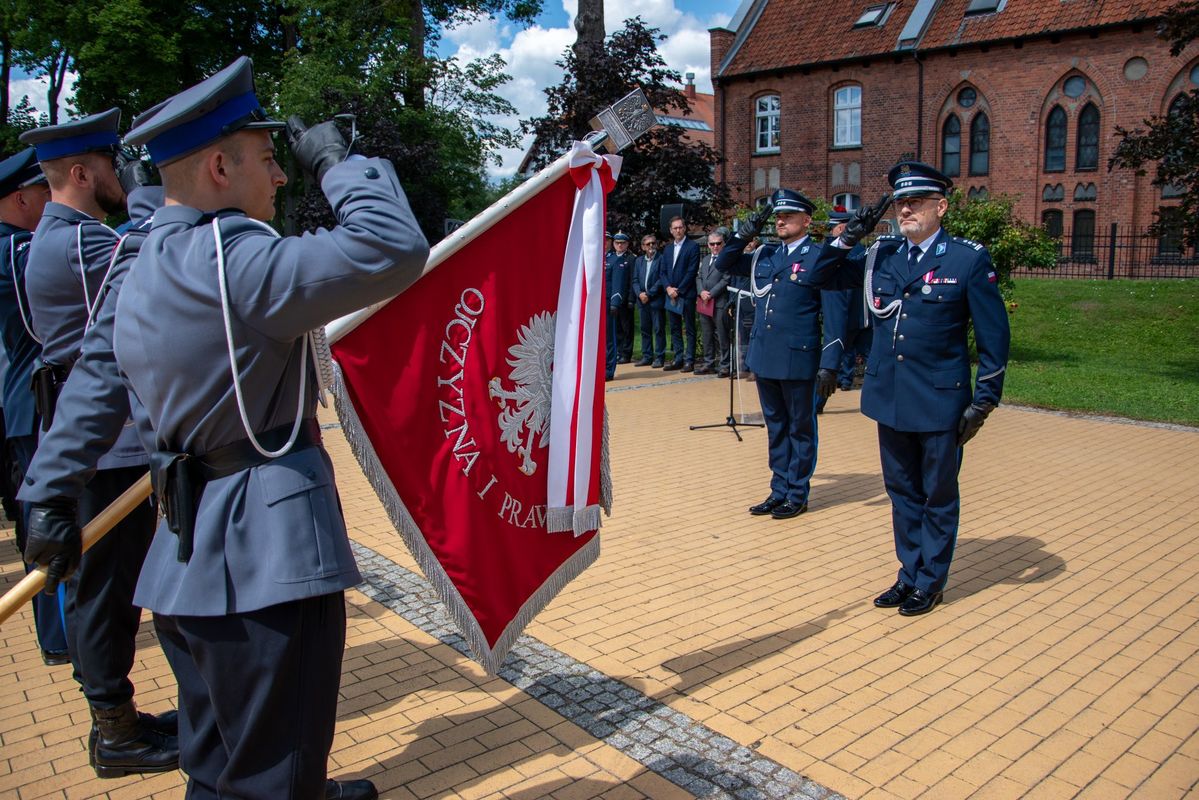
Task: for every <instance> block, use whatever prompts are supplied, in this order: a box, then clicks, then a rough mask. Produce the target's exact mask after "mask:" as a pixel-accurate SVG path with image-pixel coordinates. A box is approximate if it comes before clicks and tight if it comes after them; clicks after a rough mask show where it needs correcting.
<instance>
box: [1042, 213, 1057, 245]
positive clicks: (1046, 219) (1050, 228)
mask: <svg viewBox="0 0 1199 800" xmlns="http://www.w3.org/2000/svg"><path fill="white" fill-rule="evenodd" d="M1041 227H1042V228H1044V229H1045V233H1047V234H1049V235H1050V236H1052V237H1053V238H1054V239H1060V238H1062V212H1060V211H1058V210H1057V209H1056V208H1051V209H1049V210H1047V211H1042V212H1041Z"/></svg>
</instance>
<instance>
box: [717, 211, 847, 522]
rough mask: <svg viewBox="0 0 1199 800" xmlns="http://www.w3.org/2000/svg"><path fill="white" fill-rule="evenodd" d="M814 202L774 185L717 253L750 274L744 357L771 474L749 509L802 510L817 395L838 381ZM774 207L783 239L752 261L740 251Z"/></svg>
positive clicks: (788, 513)
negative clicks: (824, 330) (750, 313)
mask: <svg viewBox="0 0 1199 800" xmlns="http://www.w3.org/2000/svg"><path fill="white" fill-rule="evenodd" d="M814 208H815V206H814V205H813V203H812V201H811V200H809V199H808V198H806V197H804V196H803V195H802V194H800V193H799V192H794V191H791V190H790V189H779V190H778V191H776V192H775V193H774V194H773V195H772V196H771V198H770V202H769V203H768V204H767V205H765V206H763V207H762V208H761V209H760V210H758V211H756V212H754V213H753V214H752V215H751V216H750V217H749V219H747V220H746V221H745V222H743V223H742V224H741V225H740V226H739V227H738V230H737V234H736V235H735V236H733V238H731V239H729V241H728V242H727V243H726V244H725V246H724V248H723V249H722V250H721V251H720V255H719V256H717V258H716V268H717V269H718V270H720V271H722V272H729V273H734V274H741V275H748V276H749V277H750V289H751V291H752V293H753V295H754V298H755V303H756V306H757V308H756V312H755V317H754V327H753V330H752V332H751V334H750V343H749V353H748V355H747V356H746V363H747V364H748V366H749V369H750V370H751V371H752V372H753V373H754V374H755V375H756V376H757V383H758V397H759V399H760V400H761V403H762V415H763V417H764V418H765V420H766V432H767V436H768V437H769V445H770V470H771V472H772V473H773V477H772V478H771V481H770V496H769V497H767V498H766V499H765V500H764V501H762V502H761V503H758V504H757V505H755V506H752V507H751V508H750V509H749V513H751V514H753V515H755V516H765V515H767V514H769V515H770V516H772V517H774V518H775V519H788V518H790V517H794V516H797V515H799V514H802V513H803V512H804V511H806V510H807V508H808V492H809V488H810V484H811V480H812V473H814V472H815V471H816V446H817V437H816V400H817V398H818V396H825V397H827V396H828V395H829V394H831V393H832V392H833V390H834V389H835V388H836V374H835V372H834V370H835V369H836V366H837V363H838V359H839V358H840V351H834V350H832V349H829V350H823V351H822V348H821V344H820V334H821V330H820V314H821V304H822V295H821V287H822V286H823V285H824V283H825V282H826V281H827V280H828V278H829V277H830V276H831V275H833V274H834V273H835V272H836V271H837V268H838V266H839V265H838V264H834V263H831V262H830V263H829V264H827V265H826V266H824V267H821V266H819V265H818V264H817V256H818V255H819V254H820V248H819V247H817V246H816V245H815V244H813V243H812V241H811V239H809V238H808V227H809V226H810V225H811V223H812V211H813V210H814ZM772 209H773V212H774V214H775V232H776V233H777V234H778V237H779V239H780V240H781V241H782V244H780V245H779V247H778V248H777V249H776V250H775V251H774V252H773V253H771V254H770V255H769V256H761V257H759V258H757V260H756V264H755V259H754V256H753V254H750V253H745V252H744V251H745V248H746V245H747V244H748V243H749V242H750V241H751V240H752V239H753V238H754V237H755V236H757V235H758V233H759V231H760V230H761V228H762V226H763V225H764V224H765V222H766V219H767V218H768V217H769V216H770V213H771V210H772ZM826 313H829V312H826ZM832 313H835V311H833V312H832ZM833 324H834V327H840V325H841V323H839V322H836V321H834V323H833Z"/></svg>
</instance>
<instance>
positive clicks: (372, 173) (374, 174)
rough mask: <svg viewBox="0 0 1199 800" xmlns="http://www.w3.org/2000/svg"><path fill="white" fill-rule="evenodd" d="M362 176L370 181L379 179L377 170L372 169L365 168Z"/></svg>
mask: <svg viewBox="0 0 1199 800" xmlns="http://www.w3.org/2000/svg"><path fill="white" fill-rule="evenodd" d="M362 174H363V175H365V176H366V177H368V178H370V179H371V180H374V179H375V178H377V177H379V170H377V169H375V168H374V167H367V168H366V171H365V172H363V173H362Z"/></svg>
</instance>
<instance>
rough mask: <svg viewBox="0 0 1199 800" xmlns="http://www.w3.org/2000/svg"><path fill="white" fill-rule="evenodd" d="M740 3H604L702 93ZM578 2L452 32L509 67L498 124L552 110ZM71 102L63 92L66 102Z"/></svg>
mask: <svg viewBox="0 0 1199 800" xmlns="http://www.w3.org/2000/svg"><path fill="white" fill-rule="evenodd" d="M740 4H741V0H604V22H605V27H606V28H607V30H608V31H609V32H611V31H613V30H616V29H618V28H619V27H620V25H621V23H622V22H623V21H624V20H625V19H627V18H629V17H632V16H637V15H640V16H641V17H642V18H643V19H644V20H645V21H646V22H647V23H649V24H650V25H652V26H654V27H657V28H659V29H660V30H661V31H662V33H664V34H666V35H667V36H668V37H669V38H668V39H667V41H666V42H665V43H664V44H663V45H662V47H661V48H660V50H661V53H662V56H663V58H664V59H665V60H666V62H667V63H668V64H669V65H670V67H671V68H673V69H675V70H677V71H678V72H679V73H680V74H685V73H687V72H694V73H695V76H696V77H695V82H696V85H697V87H698V89H699V91H701V92H710V91H712V80H711V75H710V74H709V56H708V29H709V28H711V27H713V26H717V25H725V24H727V23H728V21H729V19H730V18H731V17H732V16H733V14H734V13H735V12H736V10H737V8H738V6H739V5H740ZM576 8H577V0H544V8H543V10H542V13H541V16H540V17H539V18H538V19H537V21H536V22H535V23H534V24H533V25H531V26H529V27H528V28H519V27H517V26H515V25H513V24H512V23H510V22H508V21H507V20H502V19H501V20H493V19H477V20H473V21H470V22H468V23H465V24H461V25H458V26H456V27H455V28H453V29H451V30H448V31H446V32H445V37H444V39H443V41H442V43H441V47H440V48H439V49H440V50H441V53H442V55H443V56H451V55H452V56H457V57H459V58H461V59H462V60H464V61H468V60H470V59H472V58H477V57H480V56H485V55H490V54H491V53H494V52H498V53H500V55H501V56H503V58H504V60H505V61H507V62H508V68H507V71H508V74H509V75H511V76H512V80H511V81H510V82H509V83H508V84H507V85H506V86H504V87H503V89H502V90H501V91H500V94H502V95H503V96H504V97H505V98H506V99H508V100H509V101H510V102H511V103H512V104H513V105H514V106H515V107H516V110H517V113H516V114H515V115H513V116H512V117H507V118H500V119H497V122H499V123H501V124H503V125H505V126H506V127H510V128H515V127H516V126H517V125H518V124H519V122H520V120H521V119H526V118H528V117H532V116H537V115H539V114H542V113H544V111H545V102H544V100H545V95H544V93H543V91H542V90H543V89H545V88H546V87H547V86H549V85H552V84H556V83H558V82H559V80H561V77H562V76H561V74H560V71H559V69H558V67H557V66H556V64H555V63H554V62H556V61H557V60H558V58H559V57H560V56H561V54H562V51H563V50H565V49H566V48H567V47H569V46H570V44H571V43H572V42H573V41H574V38H575V31H574V13H575V9H576ZM23 94H28V95H30V99H31V100H32V101H33V103H34V105H35V107H38V108H40V107H41V106H43V105H44V104H45V86H44V84H40V83H39V82H36V81H33V80H31V79H28V78H27V77H25V76H22V75H14V76H13V81H12V84H11V86H10V96H11V97H12V98H13V99H14V100H16V99H18V98H20V97H21V96H22V95H23ZM68 96H69V94H68V93H66V92H64V96H63V97H62V102H63V104H64V106H63V107H64V108H65V101H66V99H67V97H68ZM523 152H524V148H523V147H522V148H515V149H512V150H509V151H505V152H504V153H503V154H502V155H503V164H502V165H501V166H499V167H495V166H492V167H490V168H489V172H490V174H491V175H492V177H494V178H503V177H507V176H509V175H511V174H512V173H513V172H514V171H515V169H516V167H517V165H518V164H519V163H520V159H521V156H522V155H523Z"/></svg>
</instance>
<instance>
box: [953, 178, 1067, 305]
mask: <svg viewBox="0 0 1199 800" xmlns="http://www.w3.org/2000/svg"><path fill="white" fill-rule="evenodd" d="M1015 204H1016V201H1015V199H1014V198H1011V197H1008V196H1007V195H1002V194H1000V195H994V196H991V197H984V198H975V199H974V200H968V199H966V195H964V194H963V193H962V190H961V189H954V190H953V192H952V193H951V194H950V195H949V211H948V212H946V214H945V217H944V218H943V219H942V220H941V222H942V225H943V226H944V228H945V231H946V232H947V233H949V234H950V235H951V236H961V237H963V238H965V239H970V240H972V241H975V242H979V243H980V244H983V245H985V246H986V248H987V252H989V253H990V254H991V263H992V264H993V265H994V266H995V272H996V273H997V274H998V275H999V289H1000V291H1001V292H1002V293H1003V296H1004V298H1005V299H1010V297H1011V294H1012V270H1014V269H1016V268H1017V267H1024V268H1029V269H1052V268H1054V267H1055V266H1057V247H1058V245H1057V242H1055V241H1054V240H1053V238H1052V237H1051V236H1050V235H1049V234H1048V233H1046V232H1045V229H1044V228H1039V227H1035V226H1033V225H1029V224H1027V223H1026V222H1024V221H1022V220H1020V219H1019V218H1018V217H1017V216H1016V212H1015V211H1014V208H1015Z"/></svg>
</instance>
